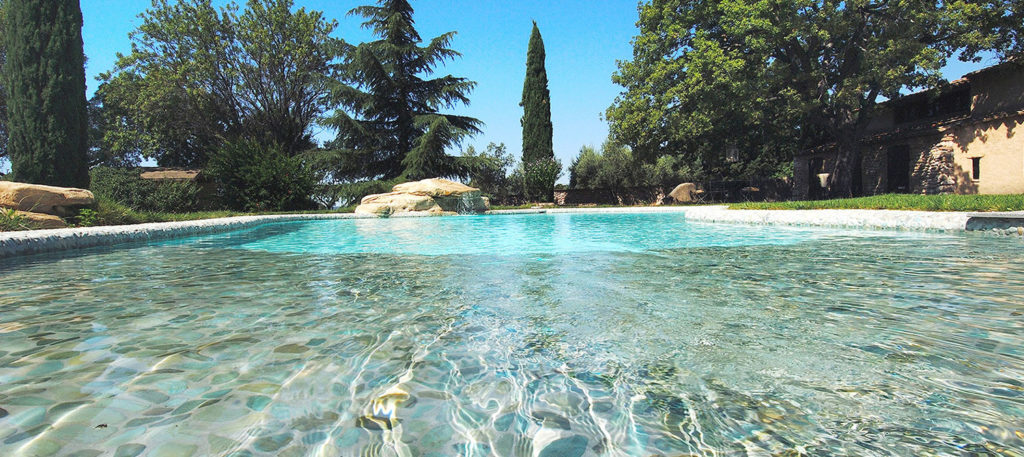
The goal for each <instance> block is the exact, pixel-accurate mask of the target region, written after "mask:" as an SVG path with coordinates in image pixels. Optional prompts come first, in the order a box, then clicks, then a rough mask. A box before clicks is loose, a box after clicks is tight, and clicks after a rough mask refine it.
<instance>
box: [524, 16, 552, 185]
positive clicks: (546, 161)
mask: <svg viewBox="0 0 1024 457" xmlns="http://www.w3.org/2000/svg"><path fill="white" fill-rule="evenodd" d="M545 58H546V54H545V52H544V39H543V38H542V37H541V35H540V29H538V28H537V22H534V23H533V31H532V32H531V33H530V43H529V45H528V46H527V50H526V78H525V80H524V82H523V100H522V102H520V103H519V106H522V107H523V118H522V121H521V123H522V127H523V167H524V168H523V169H524V171H530V170H534V171H535V172H528V173H526V175H527V176H533V177H534V178H533V179H530V180H529V184H528V186H529V187H528V188H527V189H526V193H527V195H528V196H529V197H530V198H535V199H540V200H544V201H550V200H551V197H552V195H551V191H552V189H553V188H554V185H555V179H557V178H558V176H557V175H553V174H552V173H551V171H552V170H554V164H553V162H552V161H553V160H554V157H555V150H554V147H553V146H552V132H553V129H552V126H551V92H550V91H549V90H548V73H547V70H546V69H545V67H544V60H545ZM558 169H559V173H558V174H560V173H561V166H559V167H558ZM551 176H554V179H551V182H547V179H550V178H551ZM542 177H543V178H542Z"/></svg>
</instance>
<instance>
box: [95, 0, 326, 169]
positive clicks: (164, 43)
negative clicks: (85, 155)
mask: <svg viewBox="0 0 1024 457" xmlns="http://www.w3.org/2000/svg"><path fill="white" fill-rule="evenodd" d="M141 19H142V25H140V26H139V28H138V29H137V30H136V31H134V32H133V33H132V34H131V39H132V52H131V53H130V54H128V55H120V56H118V61H117V66H116V67H115V68H114V70H112V71H111V72H108V73H106V74H104V75H102V76H101V79H102V81H103V82H102V84H101V85H100V87H99V89H98V90H97V93H96V103H97V104H98V105H101V106H102V118H101V119H99V120H97V121H96V122H95V126H96V129H97V130H98V131H99V134H98V136H99V137H100V138H101V139H100V140H99V141H97V142H96V143H97V144H96V146H95V148H98V149H100V150H101V152H100V153H98V154H97V156H99V157H107V158H114V159H113V160H114V161H120V162H126V163H138V159H139V158H152V159H156V161H157V162H158V163H159V164H160V165H162V166H190V167H200V166H202V165H203V164H205V163H206V160H207V155H208V154H209V153H210V151H213V150H215V149H217V148H219V147H220V146H221V144H222V143H223V142H224V141H225V140H228V141H231V140H234V139H237V138H243V137H245V138H255V139H258V140H259V141H261V142H264V143H267V144H271V143H273V144H279V145H281V146H282V149H283V151H284V152H285V153H287V154H288V155H296V154H299V153H301V152H303V151H306V150H308V149H310V148H312V147H313V146H314V144H313V139H312V135H311V127H312V125H313V123H314V122H316V121H317V120H318V118H319V116H320V115H321V114H322V113H323V112H324V111H325V110H327V109H328V108H329V107H330V106H332V103H331V101H330V98H329V96H328V95H329V90H328V86H329V85H330V84H331V83H332V77H333V73H334V71H335V68H336V64H337V62H336V60H337V56H338V53H339V52H340V46H341V41H340V40H338V39H336V38H333V37H331V34H332V33H333V32H334V30H335V29H336V28H337V23H336V22H334V21H329V20H327V19H325V18H324V17H323V15H322V14H321V13H320V12H318V11H307V10H305V9H304V8H298V9H295V8H294V2H293V1H292V0H249V1H248V2H247V3H246V6H245V9H244V10H242V11H239V7H238V6H237V4H235V3H234V2H229V3H228V4H227V5H226V6H223V7H221V8H219V9H218V8H216V7H214V6H213V4H212V1H211V0H181V1H174V2H171V1H168V0H153V4H152V7H151V8H150V9H149V10H147V11H146V12H145V13H143V14H142V15H141ZM108 160H110V159H108Z"/></svg>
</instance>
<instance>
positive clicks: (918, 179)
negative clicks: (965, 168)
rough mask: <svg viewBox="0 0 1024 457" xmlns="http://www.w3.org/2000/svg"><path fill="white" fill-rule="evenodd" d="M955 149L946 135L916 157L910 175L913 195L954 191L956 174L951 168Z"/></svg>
mask: <svg viewBox="0 0 1024 457" xmlns="http://www.w3.org/2000/svg"><path fill="white" fill-rule="evenodd" d="M955 148H956V144H955V143H954V142H953V137H952V136H951V135H946V136H944V137H943V138H942V140H941V141H939V142H938V143H936V144H934V145H932V147H931V148H930V149H928V150H927V151H925V152H924V153H923V154H921V155H920V156H919V157H918V160H917V163H915V164H914V166H913V168H912V171H911V174H910V183H911V185H912V186H913V192H914V193H919V194H925V195H937V194H951V193H954V192H955V191H956V174H955V169H954V167H953V153H954V150H955Z"/></svg>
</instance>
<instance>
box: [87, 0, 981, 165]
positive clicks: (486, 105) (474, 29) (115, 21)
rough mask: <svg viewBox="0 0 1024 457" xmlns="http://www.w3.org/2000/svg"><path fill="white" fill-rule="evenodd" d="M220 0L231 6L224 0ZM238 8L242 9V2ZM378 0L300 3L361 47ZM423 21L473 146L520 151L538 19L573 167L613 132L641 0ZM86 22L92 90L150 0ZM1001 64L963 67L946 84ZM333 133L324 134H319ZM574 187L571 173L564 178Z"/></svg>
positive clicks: (495, 6) (502, 6)
mask: <svg viewBox="0 0 1024 457" xmlns="http://www.w3.org/2000/svg"><path fill="white" fill-rule="evenodd" d="M219 3H224V2H223V1H221V2H219ZM240 3H244V0H243V1H240ZM367 3H371V0H296V4H297V5H298V6H300V7H306V8H307V9H315V10H320V11H323V12H324V13H325V15H326V16H327V17H328V18H334V19H337V20H338V22H339V23H340V25H339V27H338V31H337V35H338V36H339V37H341V38H344V39H345V40H346V41H349V42H353V43H358V42H362V41H366V40H368V39H370V38H371V36H370V34H369V33H368V32H367V31H364V30H362V29H361V28H360V24H361V18H359V17H355V16H353V17H349V16H347V12H348V11H349V10H350V9H352V8H353V7H355V6H358V5H362V4H367ZM412 4H413V7H414V8H416V15H415V20H416V23H417V26H418V30H419V32H420V35H421V36H423V37H424V39H430V38H433V37H435V36H437V35H440V34H441V33H445V32H448V31H452V30H454V31H457V32H458V36H456V38H455V40H454V43H453V44H452V47H453V48H454V49H455V50H457V51H459V52H461V53H462V54H463V57H462V58H461V59H457V60H455V61H453V62H450V63H449V64H448V65H447V66H445V67H444V68H441V69H439V71H438V73H439V74H441V75H444V74H452V75H455V76H460V77H466V78H469V79H471V80H473V81H476V82H477V83H478V86H477V88H476V90H475V91H474V92H473V93H472V94H471V96H470V99H471V100H472V104H471V105H470V106H468V107H465V108H462V109H459V110H457V111H456V112H457V113H459V114H466V115H469V116H473V117H476V118H478V119H480V120H482V121H484V122H485V123H486V124H487V125H486V126H485V127H484V133H483V134H482V135H479V136H477V137H475V138H473V139H470V140H468V141H467V142H466V145H469V144H472V145H474V146H476V147H477V148H478V149H479V148H483V147H484V146H486V145H487V143H489V142H496V143H505V144H506V145H507V146H508V148H509V151H510V152H512V153H513V154H514V155H515V156H517V157H518V156H519V155H520V153H521V150H520V147H521V142H522V140H521V131H520V126H519V118H520V117H521V116H522V109H521V108H520V107H519V100H520V98H521V96H522V90H523V89H522V87H523V76H524V74H525V72H526V45H527V42H528V40H529V36H530V30H531V25H532V23H531V21H534V20H535V21H537V24H538V26H539V27H540V30H541V33H542V35H543V36H544V44H545V48H546V51H547V71H548V79H549V88H550V90H551V105H552V110H551V111H552V112H551V117H552V122H553V123H554V146H555V155H556V156H557V157H558V158H559V159H561V160H562V163H563V164H564V165H565V166H566V167H568V165H569V163H570V162H571V160H572V159H573V157H575V156H576V154H577V152H578V151H579V149H580V147H581V146H583V145H587V144H590V145H599V144H600V143H601V142H602V141H604V139H605V137H606V136H607V134H608V127H607V125H606V123H605V122H604V121H602V120H601V116H602V113H603V112H604V110H605V109H606V108H607V107H608V106H609V105H610V104H611V103H612V101H613V100H614V98H615V96H616V95H617V94H618V93H619V91H620V89H621V88H620V87H618V86H616V85H615V84H613V83H612V82H611V75H612V73H613V72H614V71H615V70H616V69H617V66H616V60H625V59H629V58H631V56H632V46H631V44H630V41H631V39H632V38H633V36H634V35H636V33H637V29H636V20H637V1H636V0H559V1H552V0H417V1H413V3H412ZM81 5H82V13H83V15H84V19H85V25H84V29H83V38H84V40H85V54H86V57H87V58H88V63H87V68H86V73H87V76H88V84H89V88H88V93H89V95H90V96H91V95H92V93H93V91H95V90H96V85H97V82H96V80H95V77H96V75H98V74H99V73H101V72H104V71H107V70H109V69H110V68H112V66H113V64H114V60H115V55H116V53H117V52H123V53H127V52H128V51H129V50H130V42H129V40H128V33H129V32H130V31H132V30H133V29H135V28H136V27H137V26H138V25H139V22H140V21H139V19H138V17H137V16H138V15H139V13H141V12H142V11H144V10H145V9H146V8H147V7H148V6H149V5H150V2H149V1H148V0H81ZM992 63H994V62H993V61H992V60H991V59H988V60H986V61H985V62H982V63H981V64H963V63H960V62H955V63H954V64H952V65H951V66H950V67H948V68H947V69H946V70H945V76H946V77H947V78H951V79H955V78H957V77H959V76H960V75H962V74H964V73H966V72H969V71H972V70H975V69H978V68H980V67H982V66H985V65H990V64H992ZM330 136H331V135H329V134H327V133H326V132H321V135H320V138H321V139H325V138H328V137H330ZM561 181H562V182H567V181H568V175H566V176H565V177H563V178H562V180H561Z"/></svg>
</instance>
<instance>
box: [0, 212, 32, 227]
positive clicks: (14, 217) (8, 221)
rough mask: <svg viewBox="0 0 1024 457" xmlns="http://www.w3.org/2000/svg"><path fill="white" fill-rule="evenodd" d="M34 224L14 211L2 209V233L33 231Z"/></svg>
mask: <svg viewBox="0 0 1024 457" xmlns="http://www.w3.org/2000/svg"><path fill="white" fill-rule="evenodd" d="M34 228H35V227H34V226H33V225H32V223H31V222H30V221H29V220H28V219H27V218H26V217H25V216H22V215H21V214H18V212H17V211H16V210H14V209H9V208H0V232H16V231H20V230H32V229H34Z"/></svg>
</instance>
